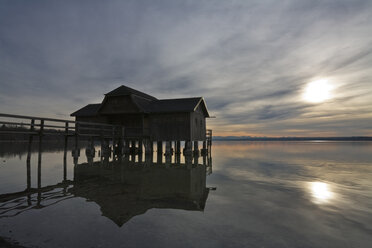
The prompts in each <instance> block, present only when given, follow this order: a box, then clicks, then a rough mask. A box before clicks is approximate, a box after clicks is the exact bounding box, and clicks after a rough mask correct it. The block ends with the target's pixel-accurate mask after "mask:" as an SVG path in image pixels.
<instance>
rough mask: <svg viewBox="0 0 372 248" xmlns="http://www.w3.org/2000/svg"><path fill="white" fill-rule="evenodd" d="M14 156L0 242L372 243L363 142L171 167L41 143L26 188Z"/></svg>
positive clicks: (5, 184) (298, 145)
mask: <svg viewBox="0 0 372 248" xmlns="http://www.w3.org/2000/svg"><path fill="white" fill-rule="evenodd" d="M21 147H27V146H24V145H22V144H21V143H20V144H11V145H7V144H5V143H3V144H2V145H1V146H0V237H2V238H3V239H5V240H6V241H7V242H9V243H13V244H16V245H17V244H18V245H20V246H22V247H371V244H372V142H324V141H323V142H315V141H306V142H279V141H274V142H261V141H257V142H246V141H231V142H228V141H215V142H214V143H213V147H212V155H211V158H204V159H203V158H202V157H200V158H199V159H198V160H197V161H195V160H193V161H191V162H190V161H189V162H187V161H186V160H184V159H183V160H182V161H181V162H182V163H179V164H170V165H169V164H168V165H167V164H163V163H162V164H158V163H136V162H130V161H126V160H125V159H124V160H122V161H112V162H107V161H106V162H107V163H103V162H101V161H100V159H99V158H98V156H97V154H96V157H95V158H94V159H93V160H92V159H89V158H87V157H86V156H85V154H86V152H85V150H84V149H82V150H81V154H80V157H79V160H78V161H76V160H75V161H74V159H73V157H72V156H71V151H69V152H68V153H67V157H66V162H65V163H64V161H63V153H64V152H63V150H61V149H58V148H53V146H48V145H45V147H46V148H48V149H45V150H46V151H45V152H43V153H42V158H41V160H39V158H38V153H37V150H35V151H34V152H33V153H32V156H31V160H30V162H29V166H30V175H29V178H27V173H26V171H27V166H26V165H27V150H26V149H22V148H21ZM154 157H155V155H154ZM39 161H40V163H39ZM74 164H75V165H74ZM38 166H40V168H41V174H40V175H38ZM38 178H39V181H38V180H37V179H38ZM28 179H29V180H30V181H29V184H27V180H28ZM27 185H28V186H29V187H30V190H29V191H28V192H25V189H26V188H27ZM37 188H39V190H38V189H37ZM0 245H1V244H0Z"/></svg>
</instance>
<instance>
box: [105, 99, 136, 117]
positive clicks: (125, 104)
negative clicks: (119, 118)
mask: <svg viewBox="0 0 372 248" xmlns="http://www.w3.org/2000/svg"><path fill="white" fill-rule="evenodd" d="M138 112H139V109H138V107H137V106H136V105H135V104H134V103H133V101H132V98H131V97H130V96H111V97H106V98H105V99H104V102H103V105H102V107H101V109H100V114H123V113H127V114H131V113H138Z"/></svg>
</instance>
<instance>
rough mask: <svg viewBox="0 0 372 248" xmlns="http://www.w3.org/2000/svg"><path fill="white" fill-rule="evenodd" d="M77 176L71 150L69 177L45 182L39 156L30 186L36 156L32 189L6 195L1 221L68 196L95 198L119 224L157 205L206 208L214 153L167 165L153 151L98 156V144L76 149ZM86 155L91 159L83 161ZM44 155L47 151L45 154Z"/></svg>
mask: <svg viewBox="0 0 372 248" xmlns="http://www.w3.org/2000/svg"><path fill="white" fill-rule="evenodd" d="M71 154H72V159H73V164H74V167H73V179H72V180H68V179H67V178H66V168H67V162H66V151H65V154H64V159H63V174H64V175H63V181H62V182H60V183H57V184H54V185H48V186H44V187H42V186H41V180H40V178H41V175H42V161H43V160H42V159H40V158H38V160H37V165H38V166H37V168H38V173H37V179H38V180H37V187H36V188H32V187H31V186H30V185H31V184H30V181H31V178H30V177H31V173H30V171H29V170H30V160H27V162H26V163H27V166H26V169H27V177H26V181H27V183H26V185H27V187H26V189H25V190H24V191H20V192H15V193H7V194H2V195H0V219H1V218H5V217H14V216H17V215H20V214H22V213H24V212H26V211H28V210H31V209H41V208H46V207H49V206H52V205H55V204H58V203H60V202H62V201H65V200H67V199H71V198H75V197H80V198H84V199H86V200H87V201H89V202H95V203H96V204H97V205H98V206H99V207H100V210H101V214H102V215H103V216H105V217H107V218H109V219H110V220H112V221H113V222H114V223H116V224H117V225H118V226H122V225H123V224H124V223H126V222H127V221H128V220H130V219H131V218H132V217H133V216H137V215H141V214H143V213H145V212H146V211H147V210H149V209H152V208H157V209H165V208H166V209H183V210H189V211H204V207H205V205H206V200H207V197H208V193H209V189H208V188H207V187H206V176H207V175H208V174H210V173H211V171H212V169H211V167H212V164H211V157H210V156H208V154H207V155H205V156H203V158H202V160H201V161H202V164H199V160H200V159H199V156H186V157H185V158H184V159H183V161H184V163H182V162H181V159H178V160H177V159H175V160H174V161H175V162H174V163H172V160H171V158H166V160H165V163H162V161H161V160H160V161H159V162H156V163H154V162H153V161H152V158H153V154H151V155H152V156H150V155H149V154H146V156H144V157H146V160H145V161H142V159H141V155H138V154H137V155H133V154H132V155H128V156H127V155H125V156H112V160H111V161H110V157H111V154H110V155H108V156H105V157H100V158H98V159H99V161H94V158H95V157H96V154H98V155H100V154H101V152H99V153H96V151H95V149H94V148H93V149H92V148H86V149H85V152H84V153H80V150H79V151H73V152H72V153H71ZM80 154H85V156H86V161H87V162H84V163H79V156H80ZM38 156H39V157H40V156H41V154H40V153H39V154H38Z"/></svg>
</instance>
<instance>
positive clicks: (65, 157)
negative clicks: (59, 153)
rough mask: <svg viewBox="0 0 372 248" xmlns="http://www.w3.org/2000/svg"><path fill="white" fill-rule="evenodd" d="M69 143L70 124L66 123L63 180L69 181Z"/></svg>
mask: <svg viewBox="0 0 372 248" xmlns="http://www.w3.org/2000/svg"><path fill="white" fill-rule="evenodd" d="M67 142H68V122H67V121H66V123H65V144H64V149H63V180H66V179H67Z"/></svg>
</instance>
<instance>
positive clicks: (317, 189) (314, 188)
mask: <svg viewBox="0 0 372 248" xmlns="http://www.w3.org/2000/svg"><path fill="white" fill-rule="evenodd" d="M310 190H311V193H312V195H313V198H314V201H315V202H316V203H325V202H328V200H330V199H331V198H332V197H333V193H332V191H331V190H330V189H329V187H328V184H326V183H323V182H311V183H310Z"/></svg>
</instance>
